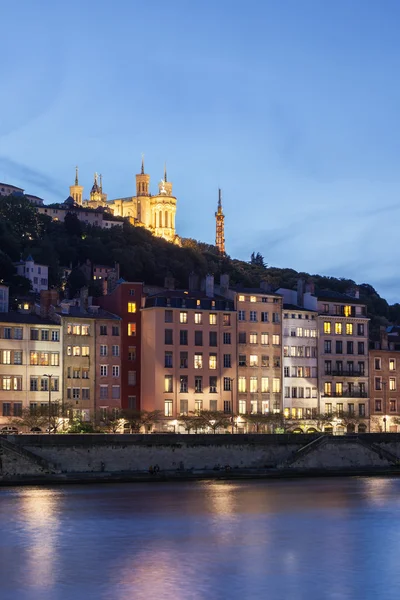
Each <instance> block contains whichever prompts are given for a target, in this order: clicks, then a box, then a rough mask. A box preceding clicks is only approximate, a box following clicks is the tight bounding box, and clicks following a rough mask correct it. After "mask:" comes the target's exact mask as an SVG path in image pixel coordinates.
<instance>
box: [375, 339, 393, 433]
mask: <svg viewBox="0 0 400 600" xmlns="http://www.w3.org/2000/svg"><path fill="white" fill-rule="evenodd" d="M369 375H370V378H369V388H370V395H371V401H370V414H371V431H372V432H390V433H397V432H398V431H399V426H400V337H399V331H398V328H397V327H390V328H389V330H388V331H386V330H384V329H383V330H381V335H380V340H379V342H373V343H371V347H370V351H369Z"/></svg>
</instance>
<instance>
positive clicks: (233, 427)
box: [229, 377, 235, 433]
mask: <svg viewBox="0 0 400 600" xmlns="http://www.w3.org/2000/svg"><path fill="white" fill-rule="evenodd" d="M229 379H230V382H231V419H232V433H235V424H234V422H233V383H234V381H235V380H234V378H233V377H230V378H229Z"/></svg>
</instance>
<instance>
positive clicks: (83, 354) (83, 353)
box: [82, 346, 89, 356]
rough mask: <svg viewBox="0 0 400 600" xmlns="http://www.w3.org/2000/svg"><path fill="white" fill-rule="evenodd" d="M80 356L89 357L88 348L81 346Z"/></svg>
mask: <svg viewBox="0 0 400 600" xmlns="http://www.w3.org/2000/svg"><path fill="white" fill-rule="evenodd" d="M82 356H89V346H82Z"/></svg>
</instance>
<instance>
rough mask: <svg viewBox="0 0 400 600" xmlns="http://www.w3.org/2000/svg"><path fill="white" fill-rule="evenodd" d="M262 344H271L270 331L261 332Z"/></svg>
mask: <svg viewBox="0 0 400 600" xmlns="http://www.w3.org/2000/svg"><path fill="white" fill-rule="evenodd" d="M261 344H262V345H263V346H268V344H269V336H268V333H262V334H261Z"/></svg>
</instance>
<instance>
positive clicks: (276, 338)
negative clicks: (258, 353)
mask: <svg viewBox="0 0 400 600" xmlns="http://www.w3.org/2000/svg"><path fill="white" fill-rule="evenodd" d="M248 340H249V341H248V343H249V344H261V346H269V342H270V335H269V333H260V334H258V333H249V337H248ZM271 341H272V345H273V346H279V345H280V343H281V338H280V335H279V334H274V335H272V336H271ZM238 342H239V344H247V333H246V332H245V331H239V333H238Z"/></svg>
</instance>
